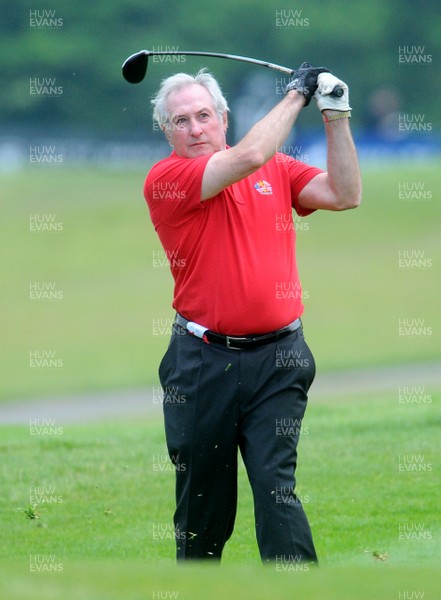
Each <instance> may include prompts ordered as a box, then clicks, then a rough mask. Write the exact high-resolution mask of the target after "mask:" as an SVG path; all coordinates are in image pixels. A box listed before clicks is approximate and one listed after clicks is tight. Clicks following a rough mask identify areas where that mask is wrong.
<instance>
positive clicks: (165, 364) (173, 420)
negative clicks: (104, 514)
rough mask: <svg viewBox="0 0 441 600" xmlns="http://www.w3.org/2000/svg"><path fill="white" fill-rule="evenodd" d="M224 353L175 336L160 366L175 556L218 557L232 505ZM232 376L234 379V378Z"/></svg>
mask: <svg viewBox="0 0 441 600" xmlns="http://www.w3.org/2000/svg"><path fill="white" fill-rule="evenodd" d="M228 355H229V353H228V352H225V351H224V350H222V349H220V348H215V347H214V346H213V347H212V346H211V345H210V346H208V345H207V344H205V343H204V342H202V341H201V340H199V339H197V338H194V337H193V336H191V335H188V334H185V335H176V334H175V336H174V337H173V339H172V342H171V344H170V346H169V349H168V350H167V353H166V355H165V357H164V359H163V361H162V363H161V365H160V379H161V384H162V387H163V389H164V419H165V430H166V439H167V446H168V451H169V455H170V458H171V460H172V461H173V462H174V463H175V465H176V512H175V515H174V523H175V530H176V545H177V558H178V560H182V559H220V557H221V554H222V550H223V547H224V545H225V542H226V541H227V540H228V538H229V537H230V536H231V533H232V531H233V527H234V520H235V516H236V505H237V447H238V420H239V419H238V407H237V403H235V400H234V396H235V390H236V388H237V368H236V369H234V368H232V366H231V364H230V366H228V364H229V363H230V361H229V360H227V358H228ZM235 378H236V380H235Z"/></svg>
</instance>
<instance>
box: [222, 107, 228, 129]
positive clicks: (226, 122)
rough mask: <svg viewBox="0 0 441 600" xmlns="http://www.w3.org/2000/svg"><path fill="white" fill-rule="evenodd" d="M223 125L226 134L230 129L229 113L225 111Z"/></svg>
mask: <svg viewBox="0 0 441 600" xmlns="http://www.w3.org/2000/svg"><path fill="white" fill-rule="evenodd" d="M222 124H223V126H224V131H225V133H226V132H227V129H228V113H227V111H225V112H224V114H223V115H222Z"/></svg>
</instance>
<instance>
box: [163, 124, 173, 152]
mask: <svg viewBox="0 0 441 600" xmlns="http://www.w3.org/2000/svg"><path fill="white" fill-rule="evenodd" d="M161 131H162V133H163V134H164V135H165V139H166V140H167V142H168V143H169V144H170V146H171V147H172V148H173V144H172V143H171V139H170V129H169V128H168V127H167V126H166V125H161Z"/></svg>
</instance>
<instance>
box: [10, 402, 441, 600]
mask: <svg viewBox="0 0 441 600" xmlns="http://www.w3.org/2000/svg"><path fill="white" fill-rule="evenodd" d="M440 422H441V407H440V403H439V390H431V397H430V402H428V403H420V404H401V403H399V401H398V398H397V394H396V393H391V394H381V395H376V396H365V397H363V396H362V397H358V398H352V397H348V398H347V399H344V400H342V399H341V398H336V399H334V400H332V399H329V400H327V401H326V402H324V401H321V402H317V403H314V401H312V402H311V405H310V407H309V409H308V411H307V416H306V419H305V421H304V423H303V427H302V436H301V440H300V462H299V467H298V486H297V492H298V494H299V496H300V498H301V499H302V500H303V504H304V506H305V509H306V511H307V514H308V517H309V519H310V522H311V527H312V529H313V533H314V536H315V540H316V545H317V551H318V554H319V557H320V561H321V568H320V569H319V570H318V571H317V570H316V569H311V568H310V569H307V570H305V569H303V570H300V569H299V570H298V571H297V572H291V573H288V572H285V571H283V570H282V567H281V566H280V565H279V567H278V566H277V564H274V565H272V566H268V567H265V568H263V567H262V566H261V565H260V559H259V556H258V552H257V546H256V542H255V537H254V522H253V510H252V499H251V492H250V489H249V484H248V481H247V478H246V473H245V470H244V467H243V465H242V464H241V467H240V472H239V482H240V489H239V510H238V516H237V521H236V529H235V532H234V534H233V536H232V538H231V540H230V541H229V542H228V544H227V546H226V549H225V552H224V558H223V562H222V565H221V567H220V570H217V569H213V568H207V567H196V566H195V567H191V568H185V569H179V568H176V567H175V565H174V537H173V527H172V513H173V488H174V473H173V472H172V469H171V466H170V464H169V462H168V458H167V455H166V449H165V442H164V435H163V428H162V421H161V420H160V419H158V418H157V419H156V420H153V421H152V422H139V421H138V422H120V423H115V424H107V425H104V424H102V425H89V426H81V427H80V426H67V427H64V428H61V429H59V428H55V429H53V430H51V429H50V427H49V428H44V427H43V428H41V429H39V430H35V429H34V430H31V429H30V427H15V426H11V427H9V426H8V427H6V426H3V427H2V428H1V430H0V432H1V440H2V443H1V446H0V452H1V455H2V461H1V476H2V484H3V485H2V492H3V493H2V497H1V515H2V536H1V541H0V556H1V568H2V570H3V571H4V573H7V574H8V576H7V577H1V578H0V581H1V583H0V597H2V598H8V599H9V600H14V599H18V598H20V599H21V598H27V597H29V596H30V594H31V590H32V598H34V600H40V598H41V599H42V600H43V598H44V599H45V600H46V599H48V598H49V599H50V598H59V597H63V598H66V599H69V598H76V599H81V598H85V599H86V598H94V599H101V598H103V599H104V598H106V599H111V598H119V597H121V590H124V597H125V598H138V597H146V598H149V597H150V598H152V597H154V596H152V593H153V592H155V590H156V591H158V590H162V591H163V592H164V594H165V592H166V591H179V595H178V598H188V599H191V600H193V599H198V598H203V597H207V596H206V595H207V590H208V589H209V590H210V593H209V594H208V595H209V597H210V598H213V599H215V600H217V599H219V600H221V599H222V600H223V599H224V598H225V597H232V598H244V599H245V598H249V597H250V596H249V595H248V596H247V593H250V592H252V597H255V598H265V597H268V594H269V591H270V590H273V592H274V593H275V592H280V594H283V593H287V592H288V591H289V590H290V589H291V586H295V588H296V589H298V590H299V591H302V593H304V594H307V597H308V598H311V599H313V600H315V599H317V600H318V599H320V600H321V599H322V598H325V599H326V600H328V599H329V600H333V599H334V598H335V599H337V598H339V599H346V598H347V599H351V600H352V599H353V598H357V599H360V600H368V599H369V600H371V599H372V598H379V599H383V598H384V599H385V600H386V599H387V598H398V597H399V596H398V593H399V592H400V591H403V590H404V591H405V590H420V591H424V592H425V596H424V597H425V598H436V597H438V596H437V593H438V594H439V593H440V590H441V588H440V586H439V583H438V578H437V577H436V576H435V573H436V572H437V568H438V567H437V565H438V557H439V554H440V551H441V542H440V533H441V530H440V525H439V519H438V515H439V500H438V490H439V485H440V481H439V473H438V469H437V465H438V463H439V426H440ZM403 465H404V466H403ZM35 565H39V566H35ZM41 565H45V566H41ZM285 566H286V565H285ZM38 569H40V570H38ZM44 569H45V570H46V571H47V570H49V569H53V570H54V572H51V573H47V572H46V573H44V572H42V570H43V571H44ZM292 577H295V578H296V579H295V580H292ZM354 589H356V590H357V591H356V594H355V595H354ZM38 590H40V591H38ZM230 590H231V593H229V595H228V596H226V595H225V594H226V593H227V592H230ZM126 592H127V593H126ZM141 592H142V595H140V594H141ZM118 594H120V595H119V596H118ZM204 594H205V596H204ZM156 597H158V598H159V597H161V596H156ZM162 597H164V598H165V597H168V596H166V595H164V596H162ZM170 597H172V596H170ZM305 597H306V596H305ZM403 597H404V596H403Z"/></svg>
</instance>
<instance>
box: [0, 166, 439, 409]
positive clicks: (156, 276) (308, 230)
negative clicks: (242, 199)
mask: <svg viewBox="0 0 441 600" xmlns="http://www.w3.org/2000/svg"><path fill="white" fill-rule="evenodd" d="M144 176H145V173H139V172H134V173H122V172H110V171H100V170H92V169H91V170H75V169H67V168H65V167H48V168H42V167H35V168H29V169H27V170H25V171H22V172H20V173H19V174H16V175H9V176H6V175H3V176H2V177H1V181H0V184H1V187H2V194H3V197H4V198H5V200H4V201H2V215H3V218H2V220H1V222H0V237H1V240H2V243H3V246H4V250H3V252H2V253H1V258H0V260H1V261H2V264H1V271H2V278H3V286H2V300H1V306H0V309H1V312H2V315H4V322H3V324H2V342H3V343H2V345H1V350H0V364H1V365H2V374H1V378H0V400H3V401H5V400H13V399H20V398H23V397H35V396H41V395H47V394H59V393H68V392H81V391H91V390H102V389H116V388H127V387H138V386H146V385H153V384H156V382H157V374H156V370H157V365H158V363H159V360H160V358H161V356H162V354H163V352H164V350H165V347H166V345H167V343H168V333H169V329H170V327H169V323H170V320H171V319H172V317H173V310H172V308H171V298H172V280H171V275H170V274H169V271H168V268H167V267H166V266H162V267H161V266H157V265H158V264H159V265H160V264H162V263H161V261H160V260H159V262H158V261H157V263H156V266H155V264H154V257H155V254H154V253H155V252H160V250H161V249H160V245H159V241H158V239H157V237H156V234H155V232H154V230H153V227H152V225H151V223H150V220H149V216H148V211H147V208H146V206H145V203H144V200H143V198H142V186H143V180H144ZM363 177H364V199H363V204H362V207H361V208H359V209H357V210H356V211H347V212H345V213H339V214H333V213H329V212H321V213H320V212H318V213H316V214H314V215H312V216H310V217H307V219H306V220H305V221H304V226H303V229H301V230H300V231H299V232H298V261H299V267H300V274H301V279H302V281H303V288H304V291H305V305H306V311H305V315H304V324H305V328H306V334H307V337H308V340H309V342H310V345H311V347H312V348H313V350H314V353H315V356H316V360H317V364H318V367H319V368H320V369H321V371H322V372H323V371H326V370H333V369H341V368H352V367H360V366H365V365H378V364H381V365H386V364H392V363H401V362H409V363H410V362H415V361H416V362H418V361H420V362H422V361H425V360H428V359H433V358H436V357H437V356H438V355H439V347H438V346H439V344H438V342H437V337H436V335H435V333H436V331H438V330H439V325H440V317H439V310H438V302H437V297H438V294H437V292H439V279H437V278H436V274H437V273H438V269H439V264H440V262H441V247H440V245H439V243H438V239H439V226H438V224H439V222H440V217H441V214H440V213H441V208H440V205H439V202H436V200H435V198H433V199H428V200H427V201H414V202H411V201H400V200H399V195H398V194H399V183H400V182H403V181H407V182H411V183H412V182H416V183H423V184H424V185H425V189H426V190H428V191H431V192H432V194H434V191H435V190H436V189H439V187H440V184H441V175H440V172H439V169H436V168H434V165H430V164H429V165H427V166H426V167H421V166H418V167H412V166H410V167H408V168H406V167H396V168H394V167H391V168H388V169H377V170H373V169H370V170H366V171H365V172H364V175H363ZM30 215H39V216H40V218H48V217H47V216H48V215H50V216H51V217H52V218H53V219H54V221H55V223H58V224H60V226H61V227H62V230H61V231H59V232H31V231H30V226H29V221H30ZM400 250H410V251H417V252H418V251H420V252H421V251H422V252H424V253H425V257H426V258H428V259H430V260H431V261H432V267H428V268H417V269H411V268H408V269H400V268H399V267H398V252H399V251H400ZM35 282H37V283H40V284H42V283H50V284H55V289H56V291H58V292H61V295H62V298H61V299H59V300H52V301H50V300H31V299H30V295H29V287H30V284H33V283H35ZM400 318H408V319H424V321H425V325H426V326H428V327H431V328H432V329H433V331H434V334H433V335H427V336H425V335H423V336H407V337H406V336H405V337H400V336H399V335H398V320H399V319H400ZM32 351H40V352H46V353H50V352H55V359H59V360H60V363H58V364H60V365H61V364H62V367H61V366H60V368H55V367H54V368H31V367H30V352H32Z"/></svg>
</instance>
